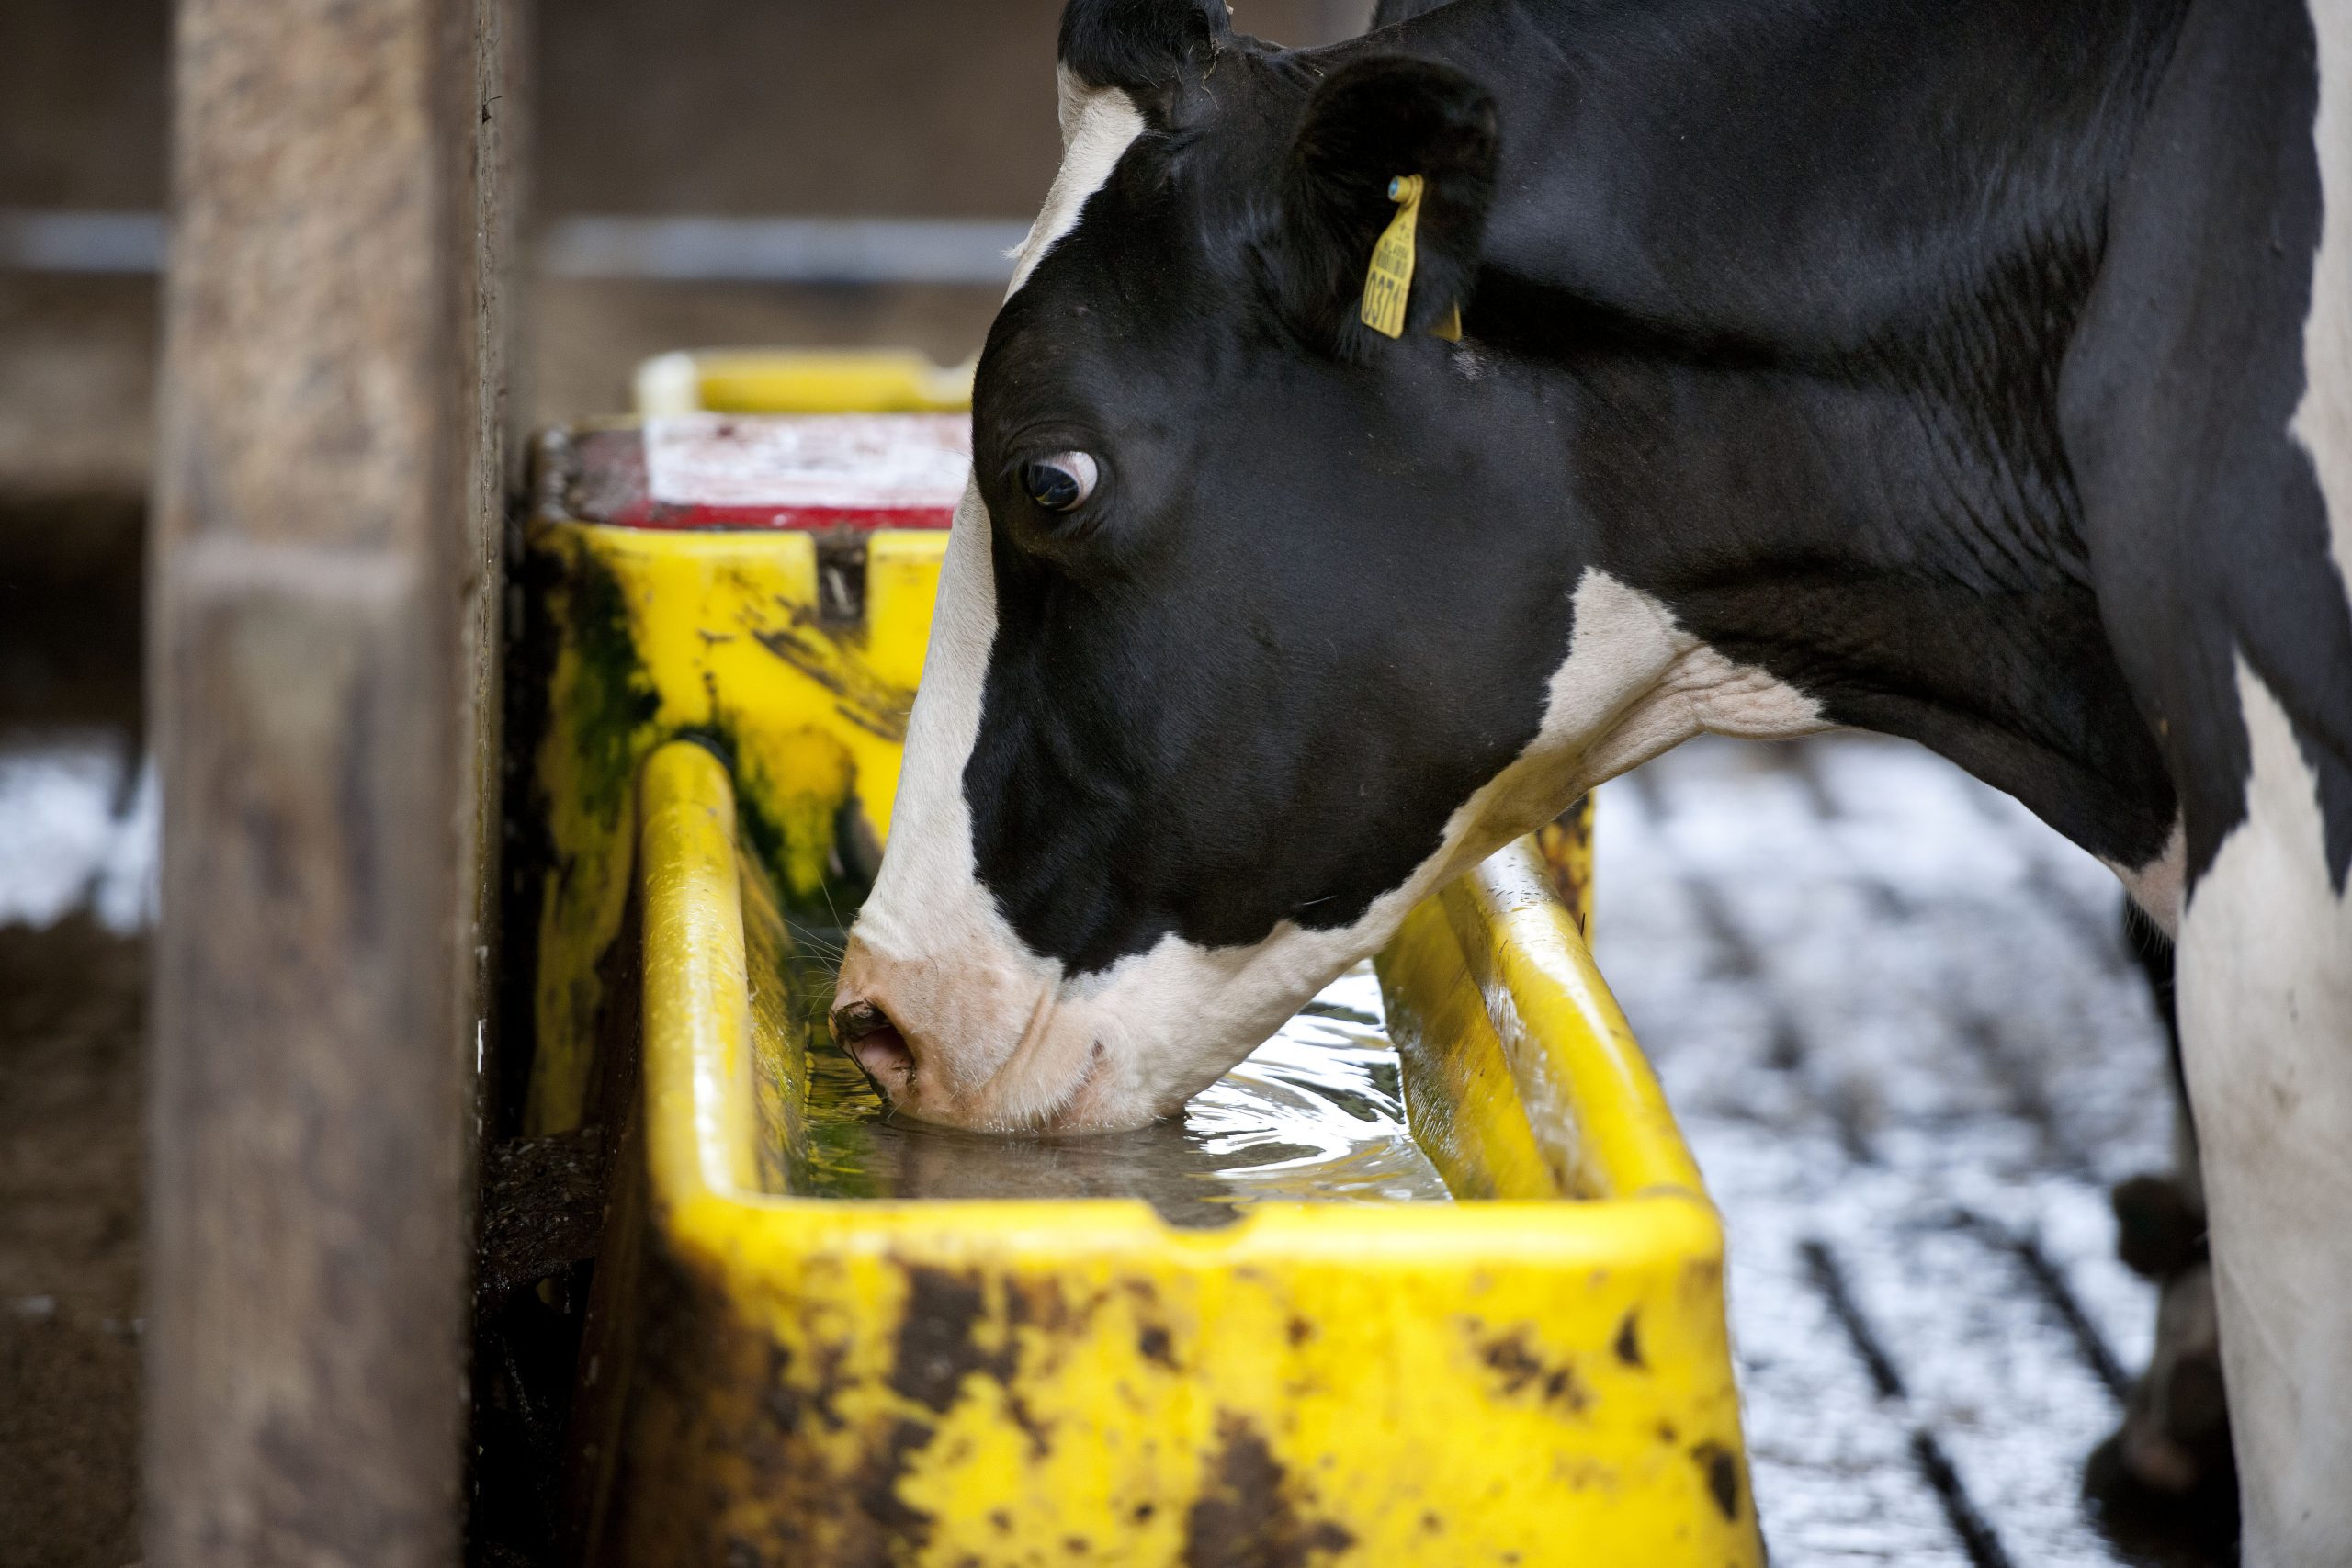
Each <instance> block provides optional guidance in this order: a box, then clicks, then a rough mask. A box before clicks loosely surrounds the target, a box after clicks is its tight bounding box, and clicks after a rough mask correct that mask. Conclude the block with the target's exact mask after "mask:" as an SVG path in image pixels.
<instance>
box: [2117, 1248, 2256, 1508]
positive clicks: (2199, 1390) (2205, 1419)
mask: <svg viewBox="0 0 2352 1568" xmlns="http://www.w3.org/2000/svg"><path fill="white" fill-rule="evenodd" d="M2083 1490H2084V1492H2085V1493H2086V1495H2088V1496H2090V1497H2091V1498H2092V1499H2093V1500H2094V1501H2095V1502H2096V1503H2097V1504H2098V1506H2099V1512H2100V1515H2101V1517H2102V1518H2103V1519H2104V1521H2105V1522H2106V1523H2107V1525H2108V1527H2109V1531H2110V1533H2113V1534H2115V1535H2117V1536H2118V1537H2119V1538H2127V1537H2131V1536H2134V1535H2138V1534H2140V1533H2142V1532H2143V1531H2145V1532H2154V1534H2157V1535H2161V1536H2177V1535H2181V1534H2184V1533H2185V1534H2187V1535H2188V1536H2189V1537H2191V1538H2192V1539H2194V1540H2196V1541H2198V1542H2199V1543H2201V1544H2205V1545H2208V1546H2211V1547H2212V1548H2213V1549H2214V1550H2217V1551H2218V1550H2220V1549H2221V1548H2222V1547H2225V1546H2226V1545H2227V1544H2228V1543H2229V1542H2230V1541H2232V1540H2234V1539H2235V1538H2236V1534H2237V1507H2238V1500H2237V1470H2236V1466H2235V1465H2234V1463H2233V1461H2232V1459H2231V1455H2230V1414H2229V1406H2228V1404H2227V1403H2226V1401H2225V1399H2224V1397H2223V1392H2222V1346H2221V1337H2220V1335H2219V1332H2218V1320H2217V1318H2216V1315H2215V1312H2214V1305H2213V1270H2212V1266H2211V1264H2208V1263H2198V1264H2194V1265H2192V1266H2190V1267H2189V1268H2188V1269H2184V1270H2182V1271H2181V1272H2179V1273H2177V1274H2176V1275H2174V1276H2173V1277H2172V1278H2171V1279H2169V1280H2165V1281H2164V1291H2163V1294H2162V1296H2161V1297H2160V1298H2159V1299H2158V1303H2157V1308H2156V1348H2155V1354H2154V1357H2153V1358H2152V1359H2151V1360H2150V1362H2149V1366H2148V1370H2147V1371H2146V1373H2144V1374H2143V1376H2142V1377H2141V1379H2140V1381H2139V1382H2138V1383H2137V1384H2135V1385H2134V1386H2133V1388H2132V1390H2131V1398H2130V1400H2129V1401H2128V1402H2127V1404H2126V1405H2125V1408H2124V1415H2123V1425H2122V1427H2121V1428H2120V1430H2118V1431H2117V1432H2116V1433H2115V1435H2114V1436H2112V1437H2110V1438H2108V1439H2107V1441H2105V1442H2104V1443H2101V1444H2100V1445H2099V1446H2098V1449H2097V1450H2095V1451H2094V1452H2093V1453H2092V1455H2091V1457H2090V1461H2089V1463H2088V1465H2087V1466H2086V1468H2085V1471H2084V1475H2083Z"/></svg>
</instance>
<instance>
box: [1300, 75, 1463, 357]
mask: <svg viewBox="0 0 2352 1568" xmlns="http://www.w3.org/2000/svg"><path fill="white" fill-rule="evenodd" d="M1497 147H1498V132H1497V129H1496V120H1495V100H1494V98H1493V96H1491V95H1490V94H1488V93H1487V90H1486V89H1485V88H1484V87H1482V86H1480V85H1478V84H1477V83H1476V82H1475V81H1473V80H1471V78H1469V77H1468V76H1466V75H1464V74H1463V73H1461V72H1459V71H1457V70H1455V69H1453V67H1452V66H1450V65H1441V64H1438V63H1436V62H1431V61H1426V60H1413V59H1408V58H1405V57H1403V56H1377V55H1376V56H1374V57H1372V58H1369V59H1364V60H1359V61H1355V62H1351V63H1350V64H1347V65H1345V66H1342V67H1340V69H1339V70H1337V71H1334V72H1333V73H1331V74H1330V75H1329V76H1328V77H1326V78H1324V79H1323V80H1322V81H1321V82H1319V83H1317V85H1316V87H1315V90H1314V92H1313V94H1312V95H1310V96H1309V97H1308V99H1307V104H1306V117H1305V118H1303V119H1302V120H1301V121H1300V124H1299V128H1298V139H1297V141H1296V143H1295V146H1294V147H1293V149H1292V152H1291V157H1290V161H1289V165H1288V167H1287V168H1286V169H1285V170H1284V171H1283V189H1282V206H1281V219H1280V221H1279V222H1277V223H1276V224H1275V226H1274V231H1273V232H1272V234H1271V235H1270V236H1269V237H1268V238H1267V240H1266V242H1265V244H1266V250H1267V260H1268V262H1269V264H1270V270H1271V271H1272V275H1273V278H1274V288H1275V290H1276V292H1277V293H1278V294H1279V295H1280V297H1281V303H1282V306H1283V310H1285V312H1287V313H1288V315H1289V317H1290V319H1291V321H1293V322H1294V323H1295V324H1296V325H1297V326H1298V327H1299V328H1300V329H1301V330H1302V331H1304V332H1306V333H1307V334H1308V335H1309V336H1310V337H1313V338H1315V339H1316V340H1317V341H1318V342H1322V343H1325V344H1329V345H1330V346H1332V347H1333V348H1335V349H1348V348H1353V349H1356V350H1359V351H1362V350H1368V349H1369V348H1370V347H1372V346H1374V343H1375V341H1376V340H1374V339H1373V337H1372V335H1371V329H1370V328H1368V327H1365V326H1363V324H1362V323H1361V322H1360V321H1358V319H1357V312H1358V310H1359V308H1360V307H1361V305H1362V303H1363V293H1364V283H1365V278H1366V276H1367V274H1368V273H1369V271H1370V269H1371V265H1372V253H1373V247H1374V244H1376V243H1378V241H1379V239H1380V236H1381V234H1382V232H1383V231H1385V229H1386V228H1387V227H1388V225H1389V222H1390V220H1392V219H1394V218H1395V217H1396V216H1397V204H1396V203H1395V202H1393V201H1392V200H1391V199H1390V191H1389V182H1390V181H1391V180H1393V179H1396V178H1397V177H1398V176H1401V175H1419V176H1420V177H1421V198H1420V210H1419V217H1418V219H1417V220H1416V222H1415V225H1414V230H1415V232H1414V265H1413V281H1412V290H1411V293H1410V294H1409V295H1408V298H1407V300H1406V311H1405V331H1406V332H1407V333H1423V332H1428V331H1430V330H1431V329H1433V328H1439V327H1442V326H1443V325H1444V324H1445V323H1447V322H1448V321H1451V320H1452V318H1453V311H1454V310H1455V309H1456V308H1457V307H1466V306H1467V305H1468V304H1469V302H1470V286H1471V283H1472V280H1473V279H1474V278H1475V277H1476V276H1477V271H1478V251H1479V247H1480V245H1481V243H1483V242H1484V240H1485V238H1486V231H1487V209H1489V208H1490V207H1491V206H1492V205H1493V202H1494V191H1495V158H1496V151H1497Z"/></svg>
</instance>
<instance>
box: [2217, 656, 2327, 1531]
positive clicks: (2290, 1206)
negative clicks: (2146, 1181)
mask: <svg viewBox="0 0 2352 1568" xmlns="http://www.w3.org/2000/svg"><path fill="white" fill-rule="evenodd" d="M2238 695H2239V702H2240V705H2241V706H2242V709H2243V711H2244V714H2245V727H2246V733H2247V737H2248V739H2249V740H2250V741H2251V743H2252V749H2253V771H2252V775H2251V777H2250V778H2249V779H2248V781H2247V785H2246V819H2245V822H2244V823H2242V824H2241V825H2240V826H2238V827H2237V828H2236V829H2233V831H2232V832H2231V834H2230V836H2229V837H2228V838H2227V839H2226V840H2223V841H2222V847H2221V850H2220V852H2218V853H2217V854H2216V855H2215V857H2214V861H2213V864H2212V866H2211V869H2209V870H2208V871H2207V872H2206V873H2205V874H2204V875H2203V876H2201V877H2200V878H2199V880H2198V883H2197V886H2196V888H2195V889H2194V890H2193V891H2192V892H2191V893H2190V895H2189V899H2188V908H2187V909H2186V910H2185V911H2183V913H2182V916H2181V924H2180V961H2179V962H2180V968H2179V987H2180V989H2179V1000H2180V1023H2181V1032H2182V1038H2183V1042H2184V1044H2185V1050H2184V1052H2183V1065H2184V1066H2185V1067H2186V1069H2187V1073H2188V1087H2189V1095H2190V1102H2191V1104H2193V1105H2194V1106H2195V1107H2196V1112H2197V1135H2198V1142H2199V1145H2200V1147H2201V1149H2202V1152H2203V1164H2204V1175H2205V1190H2206V1197H2207V1201H2208V1204H2209V1206H2210V1209H2211V1214H2212V1220H2213V1228H2212V1236H2213V1260H2214V1282H2215V1287H2216V1290H2217V1291H2218V1292H2219V1298H2220V1302H2221V1307H2222V1355H2223V1364H2224V1367H2225V1370H2226V1373H2227V1377H2228V1379H2229V1383H2230V1405H2231V1410H2232V1413H2233V1417H2235V1428H2236V1429H2235V1440H2236V1443H2237V1445H2238V1468H2239V1473H2240V1474H2241V1475H2242V1476H2243V1477H2245V1479H2246V1483H2247V1485H2246V1499H2247V1515H2246V1525H2247V1536H2246V1552H2247V1554H2246V1561H2247V1562H2248V1563H2249V1564H2256V1563H2265V1564H2284V1563H2301V1562H2352V1509H2347V1508H2346V1504H2345V1501H2344V1498H2343V1495H2342V1487H2343V1482H2344V1478H2345V1477H2346V1475H2352V1354H2348V1353H2347V1350H2346V1347H2352V1154H2348V1153H2347V1151H2352V900H2347V899H2346V898H2343V897H2337V896H2336V894H2335V890H2334V888H2333V887H2332V886H2330V885H2329V878H2328V874H2327V858H2326V846H2325V832H2324V827H2323V823H2322V819H2321V816H2320V803H2319V783H2318V779H2317V777H2316V775H2315V774H2314V773H2312V769H2311V767H2310V765H2309V764H2308V763H2307V762H2305V761H2304V760H2303V756H2302V752H2301V748H2300V747H2299V746H2298V745H2297V743H2296V739H2295V734H2294V730H2293V728H2292V726H2291V724H2290V720H2289V719H2288V716H2287V714H2286V710H2285V709H2284V708H2282V707H2281V706H2280V705H2279V703H2278V698H2277V697H2275V696H2274V695H2273V694H2271V691H2270V689H2269V687H2267V685H2265V684H2264V683H2263V682H2262V681H2261V679H2260V678H2259V677H2257V676H2256V674H2255V673H2254V672H2253V671H2252V670H2251V669H2249V668H2248V667H2247V666H2246V665H2245V662H2244V661H2243V660H2241V661H2240V663H2239V665H2238Z"/></svg>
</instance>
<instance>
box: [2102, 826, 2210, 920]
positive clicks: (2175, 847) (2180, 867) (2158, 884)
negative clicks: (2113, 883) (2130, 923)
mask: <svg viewBox="0 0 2352 1568" xmlns="http://www.w3.org/2000/svg"><path fill="white" fill-rule="evenodd" d="M2099 863H2100V864H2101V865H2103V866H2105V867H2107V869H2108V870H2109V871H2111V872H2113V873H2115V876H2116V880H2117V881H2119V882H2120V883H2122V884H2123V890H2124V891H2125V892H2126V893H2129V894H2131V901H2132V902H2133V903H2135V904H2137V905H2139V906H2140V908H2141V909H2142V910H2143V912H2145V913H2146V915H2147V917H2148V919H2152V920H2154V921H2155V922H2156V929H2157V930H2159V931H2163V932H2164V933H2165V935H2166V936H2175V935H2177V934H2178V933H2179V931H2180V895H2181V889H2182V887H2183V886H2185V885H2186V879H2187V877H2188V829H2187V828H2186V827H2185V826H2184V825H2183V824H2182V822H2181V820H2180V818H2177V817H2176V818H2173V823H2172V837H2170V838H2169V839H2166V840H2165V847H2164V849H2163V850H2162V851H2161V852H2158V853H2157V855H2156V858H2155V859H2154V860H2152V861H2150V862H2149V863H2147V864H2145V865H2140V866H2131V865H2125V864H2124V863H2122V862H2120V861H2112V860H2109V859H2107V858H2106V857H2104V856H2101V857H2100V859H2099Z"/></svg>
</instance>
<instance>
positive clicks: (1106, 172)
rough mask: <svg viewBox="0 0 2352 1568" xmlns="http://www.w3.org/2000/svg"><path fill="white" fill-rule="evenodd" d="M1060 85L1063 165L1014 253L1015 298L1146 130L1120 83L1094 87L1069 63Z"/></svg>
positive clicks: (1008, 291) (1009, 290)
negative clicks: (1070, 70)
mask: <svg viewBox="0 0 2352 1568" xmlns="http://www.w3.org/2000/svg"><path fill="white" fill-rule="evenodd" d="M1057 81H1058V83H1059V85H1060V88H1061V118H1062V166H1061V169H1060V170H1059V172H1057V174H1056V175H1054V183H1053V186H1052V188H1051V189H1049V190H1047V191H1046V205H1045V208H1044V209H1043V210H1042V211H1040V212H1039V213H1038V214H1037V220H1036V221H1035V223H1032V224H1031V225H1029V235H1028V237H1027V238H1026V239H1024V240H1023V241H1022V242H1021V247H1020V249H1018V250H1016V251H1014V252H1013V253H1012V263H1013V265H1012V287H1011V288H1007V289H1006V290H1005V291H1004V297H1005V298H1006V299H1012V297H1013V296H1014V295H1015V294H1017V293H1019V292H1020V291H1021V286H1022V285H1023V284H1024V283H1026V282H1028V281H1029V275H1030V274H1031V273H1033V272H1035V271H1036V270H1037V264H1038V263H1039V262H1041V261H1043V260H1045V259H1046V252H1047V251H1049V250H1052V249H1053V248H1054V245H1055V243H1057V242H1058V241H1059V240H1060V239H1061V238H1062V236H1063V235H1065V234H1067V233H1069V231H1071V230H1072V229H1075V228H1077V227H1078V220H1079V214H1080V213H1081V212H1082V211H1084V210H1085V208H1086V198H1087V197H1090V196H1092V195H1093V194H1094V193H1095V192H1096V191H1098V190H1101V189H1102V188H1103V182H1104V181H1105V180H1108V179H1109V178H1110V177H1111V171H1112V170H1113V169H1115V168H1117V167H1118V166H1119V160H1120V159H1121V158H1122V157H1124V156H1125V155H1126V151H1127V149H1128V148H1129V147H1130V146H1132V145H1133V144H1134V142H1135V140H1136V137H1138V136H1141V135H1142V134H1143V132H1144V118H1143V113H1142V111H1141V110H1139V109H1137V108H1136V102H1135V100H1134V99H1133V98H1131V97H1129V96H1127V95H1126V93H1125V91H1123V90H1122V89H1120V88H1117V87H1090V86H1088V85H1086V84H1085V83H1083V82H1081V81H1080V80H1079V79H1078V78H1077V77H1076V76H1074V75H1072V74H1071V73H1070V72H1069V68H1068V67H1067V66H1065V67H1063V68H1062V69H1061V70H1060V72H1059V73H1057Z"/></svg>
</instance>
